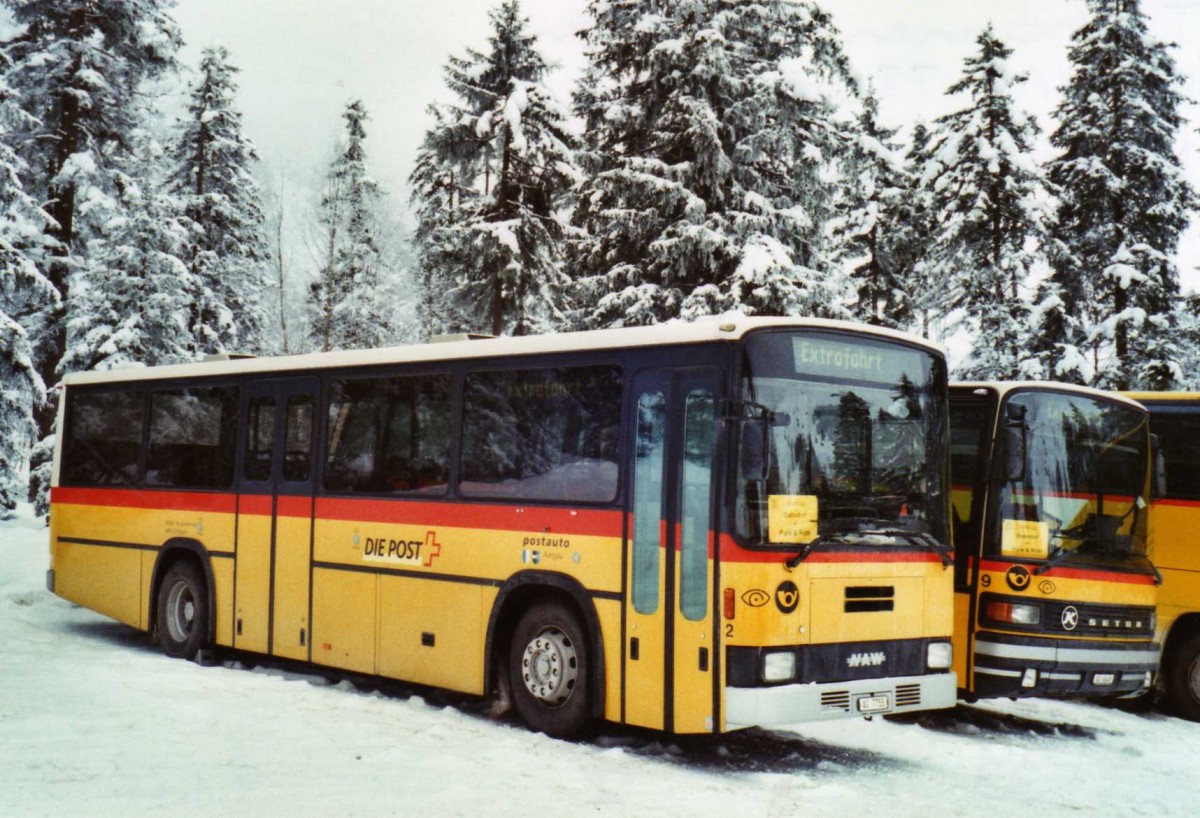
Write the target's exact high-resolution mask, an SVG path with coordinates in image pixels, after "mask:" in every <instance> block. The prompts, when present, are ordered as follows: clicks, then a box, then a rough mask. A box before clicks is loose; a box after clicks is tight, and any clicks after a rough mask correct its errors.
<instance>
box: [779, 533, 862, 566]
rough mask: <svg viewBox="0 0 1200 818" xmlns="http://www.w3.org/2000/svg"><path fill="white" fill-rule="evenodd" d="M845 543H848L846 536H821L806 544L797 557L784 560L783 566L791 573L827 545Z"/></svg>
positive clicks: (797, 553)
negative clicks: (813, 553)
mask: <svg viewBox="0 0 1200 818" xmlns="http://www.w3.org/2000/svg"><path fill="white" fill-rule="evenodd" d="M844 542H846V535H845V534H827V535H825V536H819V537H817V538H816V539H815V540H813V541H812V542H808V543H805V544H804V546H803V547H802V548H801V549H800V550H799V551H797V552H796V555H795V556H793V557H789V558H788V559H786V560H784V562H783V564H784V566H785V567H786V568H787V569H788V570H789V571H790V570H791V569H793V568H795V567H796V566H797V565H799V564H800V563H802V562H804V561H805V560H806V559H808V557H809V555H810V554H812V552H814V551H816V550H817V549H818V548H823V547H825V546H827V545H840V544H842V543H844Z"/></svg>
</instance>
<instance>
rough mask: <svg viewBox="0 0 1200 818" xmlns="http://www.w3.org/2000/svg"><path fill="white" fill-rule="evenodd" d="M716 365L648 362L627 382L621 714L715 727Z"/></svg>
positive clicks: (700, 728)
mask: <svg viewBox="0 0 1200 818" xmlns="http://www.w3.org/2000/svg"><path fill="white" fill-rule="evenodd" d="M719 383H720V376H719V373H718V372H717V371H716V370H708V369H688V370H655V371H651V372H644V373H639V374H638V375H637V376H636V377H635V378H634V382H633V403H634V415H635V423H634V426H633V430H632V434H633V441H632V445H631V447H630V451H631V452H632V454H633V458H632V460H633V474H632V480H631V484H632V494H631V496H632V520H630V524H629V537H628V540H627V544H626V547H627V560H626V562H627V565H628V576H627V577H626V589H627V593H626V595H625V600H626V601H625V607H626V610H625V623H626V632H625V642H624V652H625V655H624V657H623V659H624V667H625V682H624V714H625V721H626V722H627V723H629V724H635V725H639V726H643V727H650V728H655V729H664V730H668V731H678V732H685V733H697V732H707V731H711V730H712V729H713V716H714V712H713V702H714V698H715V689H714V684H715V677H714V673H713V668H714V665H715V659H716V656H715V650H716V648H715V646H714V644H713V615H714V612H713V610H712V608H713V600H712V588H713V583H712V572H713V533H712V532H713V509H714V503H713V490H714V485H715V480H714V474H715V473H714V471H713V454H714V451H715V449H714V447H715V443H716V431H717V415H716V406H717V400H716V399H717V389H718V385H719Z"/></svg>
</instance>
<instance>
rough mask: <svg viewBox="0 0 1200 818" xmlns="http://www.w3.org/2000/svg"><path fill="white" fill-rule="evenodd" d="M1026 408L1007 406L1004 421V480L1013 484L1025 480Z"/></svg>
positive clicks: (1013, 404)
mask: <svg viewBox="0 0 1200 818" xmlns="http://www.w3.org/2000/svg"><path fill="white" fill-rule="evenodd" d="M1025 410H1026V407H1024V406H1022V405H1021V404H1019V403H1010V404H1008V416H1007V417H1006V418H1005V421H1004V479H1005V480H1006V481H1007V482H1010V483H1011V482H1014V481H1017V480H1024V479H1025V444H1026V434H1025V433H1026V428H1027V427H1026V424H1025Z"/></svg>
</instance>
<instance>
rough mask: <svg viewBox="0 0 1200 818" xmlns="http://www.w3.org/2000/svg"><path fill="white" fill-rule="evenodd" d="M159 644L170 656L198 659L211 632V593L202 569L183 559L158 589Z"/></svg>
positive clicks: (174, 566)
mask: <svg viewBox="0 0 1200 818" xmlns="http://www.w3.org/2000/svg"><path fill="white" fill-rule="evenodd" d="M157 621H158V643H159V644H160V645H161V646H162V649H163V652H164V653H166V654H167V655H168V656H175V657H178V658H181V659H194V658H195V657H196V654H197V653H198V652H199V650H200V648H201V647H203V646H204V640H205V636H206V635H207V633H208V594H207V593H206V591H205V587H204V577H203V575H202V574H201V573H200V569H199V568H198V567H196V564H195V563H193V562H191V561H190V560H180V561H179V562H177V563H175V564H174V565H172V566H171V567H170V568H169V569H167V574H166V576H164V577H163V581H162V584H161V585H160V586H159V588H158V620H157Z"/></svg>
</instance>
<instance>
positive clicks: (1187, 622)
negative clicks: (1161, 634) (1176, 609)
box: [1162, 613, 1200, 662]
mask: <svg viewBox="0 0 1200 818" xmlns="http://www.w3.org/2000/svg"><path fill="white" fill-rule="evenodd" d="M1194 633H1200V613H1185V614H1183V615H1182V616H1180V617H1178V618H1177V619H1176V620H1175V621H1174V622H1172V623H1171V630H1170V631H1168V632H1167V637H1166V639H1164V640H1163V645H1162V656H1163V660H1164V662H1165V661H1166V660H1167V658H1168V657H1169V656H1170V655H1171V651H1173V650H1174V649H1175V648H1176V647H1177V646H1178V645H1179V643H1180V642H1182V641H1184V640H1185V639H1187V638H1188V637H1189V636H1191V635H1192V634H1194Z"/></svg>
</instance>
